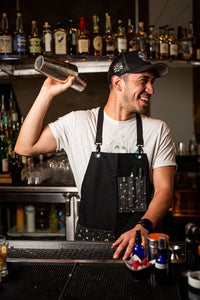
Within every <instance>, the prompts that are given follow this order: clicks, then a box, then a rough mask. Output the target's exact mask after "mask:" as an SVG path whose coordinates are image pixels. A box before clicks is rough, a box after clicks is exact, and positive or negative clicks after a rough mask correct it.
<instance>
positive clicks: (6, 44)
mask: <svg viewBox="0 0 200 300" xmlns="http://www.w3.org/2000/svg"><path fill="white" fill-rule="evenodd" d="M1 29H2V32H1V35H0V54H1V55H7V54H12V52H13V48H12V35H11V34H10V31H9V26H8V17H7V13H6V12H3V13H2V20H1Z"/></svg>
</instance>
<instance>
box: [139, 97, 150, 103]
mask: <svg viewBox="0 0 200 300" xmlns="http://www.w3.org/2000/svg"><path fill="white" fill-rule="evenodd" d="M141 100H143V101H146V102H149V99H147V98H143V97H141Z"/></svg>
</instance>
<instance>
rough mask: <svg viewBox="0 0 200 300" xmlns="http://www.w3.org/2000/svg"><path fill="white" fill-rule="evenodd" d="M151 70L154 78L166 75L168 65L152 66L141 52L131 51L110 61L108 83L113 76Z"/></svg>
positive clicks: (158, 64)
mask: <svg viewBox="0 0 200 300" xmlns="http://www.w3.org/2000/svg"><path fill="white" fill-rule="evenodd" d="M149 70H151V71H152V72H153V73H154V75H155V77H156V78H159V77H162V76H164V75H166V74H167V73H168V71H169V67H168V65H166V64H164V63H157V64H152V63H151V62H150V60H149V59H148V58H147V57H146V56H145V54H144V53H143V52H141V51H137V50H136V51H133V52H128V53H121V54H119V55H118V56H117V57H116V58H114V60H113V61H112V63H111V65H110V67H109V70H108V82H109V84H110V83H111V78H112V76H113V75H117V76H121V75H123V74H125V73H140V72H144V71H149Z"/></svg>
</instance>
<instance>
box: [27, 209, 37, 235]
mask: <svg viewBox="0 0 200 300" xmlns="http://www.w3.org/2000/svg"><path fill="white" fill-rule="evenodd" d="M25 224H26V231H27V232H35V207H34V206H33V205H31V204H29V205H26V206H25Z"/></svg>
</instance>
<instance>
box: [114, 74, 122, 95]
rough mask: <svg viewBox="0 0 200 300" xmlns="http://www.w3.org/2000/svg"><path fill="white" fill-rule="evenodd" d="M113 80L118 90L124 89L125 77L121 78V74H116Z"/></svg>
mask: <svg viewBox="0 0 200 300" xmlns="http://www.w3.org/2000/svg"><path fill="white" fill-rule="evenodd" d="M111 81H112V85H113V87H114V88H115V89H116V90H118V91H120V92H121V91H122V87H123V83H124V80H123V78H121V77H120V76H117V75H114V76H112V78H111Z"/></svg>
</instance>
